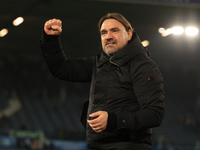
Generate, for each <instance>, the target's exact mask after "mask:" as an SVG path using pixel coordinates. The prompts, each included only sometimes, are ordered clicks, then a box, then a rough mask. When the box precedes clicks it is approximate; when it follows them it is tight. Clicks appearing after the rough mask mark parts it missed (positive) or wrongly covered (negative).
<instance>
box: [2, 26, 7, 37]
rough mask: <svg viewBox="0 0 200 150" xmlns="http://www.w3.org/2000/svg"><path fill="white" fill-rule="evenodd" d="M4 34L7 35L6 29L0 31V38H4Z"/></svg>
mask: <svg viewBox="0 0 200 150" xmlns="http://www.w3.org/2000/svg"><path fill="white" fill-rule="evenodd" d="M6 34H8V29H6V28H4V29H2V30H1V31H0V37H4V36H5V35H6Z"/></svg>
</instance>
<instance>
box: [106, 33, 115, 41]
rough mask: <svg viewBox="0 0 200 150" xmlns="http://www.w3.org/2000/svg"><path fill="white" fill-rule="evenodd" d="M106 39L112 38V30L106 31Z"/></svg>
mask: <svg viewBox="0 0 200 150" xmlns="http://www.w3.org/2000/svg"><path fill="white" fill-rule="evenodd" d="M105 39H106V40H109V39H113V35H112V32H108V33H107V34H106V37H105Z"/></svg>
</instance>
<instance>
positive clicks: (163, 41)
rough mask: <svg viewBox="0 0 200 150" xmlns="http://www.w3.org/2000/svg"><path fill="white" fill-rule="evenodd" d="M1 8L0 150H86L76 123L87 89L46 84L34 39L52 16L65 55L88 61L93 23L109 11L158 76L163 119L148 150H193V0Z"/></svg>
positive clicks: (196, 124)
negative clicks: (136, 39) (129, 30)
mask: <svg viewBox="0 0 200 150" xmlns="http://www.w3.org/2000/svg"><path fill="white" fill-rule="evenodd" d="M0 6H1V7H0V150H86V142H85V131H84V129H83V127H82V125H81V123H80V122H79V118H80V113H81V109H82V108H81V107H82V103H83V102H84V101H86V100H87V99H88V93H89V83H71V82H64V81H60V80H57V79H55V78H53V77H52V75H51V74H50V72H49V70H48V68H47V65H46V63H45V61H44V58H43V57H42V53H41V50H40V48H39V40H40V38H41V33H42V30H43V25H44V23H45V21H47V20H48V19H51V18H59V19H61V20H62V22H63V33H62V34H61V41H62V45H63V49H64V51H65V54H66V56H67V57H68V58H75V57H87V56H92V55H95V54H96V53H98V52H100V49H99V46H100V36H99V33H98V28H97V22H98V20H99V19H100V18H101V17H102V16H103V15H105V14H106V13H108V12H119V13H121V14H123V15H124V16H125V17H126V18H127V19H128V20H129V21H130V22H131V24H132V26H133V27H134V29H135V31H136V32H137V33H138V34H139V36H140V38H141V41H146V42H144V43H146V46H147V48H148V49H149V51H150V53H151V55H152V58H153V59H154V60H155V62H156V63H157V64H158V66H159V68H160V70H161V72H162V74H163V77H164V83H165V102H166V115H165V119H164V121H163V123H162V125H161V126H160V127H158V128H155V129H153V148H152V149H153V150H200V93H199V91H200V69H199V66H200V35H199V32H198V30H200V19H199V16H200V1H199V0H85V1H77V0H73V1H72V0H71V1H70V0H68V1H67V0H57V1H53V0H29V1H27V0H17V1H16V0H1V1H0ZM18 17H21V18H19V19H18V20H17V21H15V23H17V24H15V25H13V21H14V20H15V19H16V18H18ZM20 21H21V22H20ZM187 27H192V28H187Z"/></svg>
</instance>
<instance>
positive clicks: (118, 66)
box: [109, 59, 119, 67]
mask: <svg viewBox="0 0 200 150" xmlns="http://www.w3.org/2000/svg"><path fill="white" fill-rule="evenodd" d="M109 62H110V63H112V64H114V65H116V66H118V67H119V65H118V64H116V63H114V62H112V61H111V60H110V59H109Z"/></svg>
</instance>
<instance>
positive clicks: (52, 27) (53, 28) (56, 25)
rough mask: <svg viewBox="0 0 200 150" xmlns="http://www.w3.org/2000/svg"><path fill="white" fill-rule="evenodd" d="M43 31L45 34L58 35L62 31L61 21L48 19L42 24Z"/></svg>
mask: <svg viewBox="0 0 200 150" xmlns="http://www.w3.org/2000/svg"><path fill="white" fill-rule="evenodd" d="M44 31H45V32H46V34H47V35H60V33H61V32H62V21H61V20H59V19H50V20H48V21H47V22H46V23H45V24H44Z"/></svg>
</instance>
